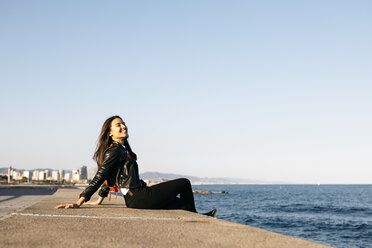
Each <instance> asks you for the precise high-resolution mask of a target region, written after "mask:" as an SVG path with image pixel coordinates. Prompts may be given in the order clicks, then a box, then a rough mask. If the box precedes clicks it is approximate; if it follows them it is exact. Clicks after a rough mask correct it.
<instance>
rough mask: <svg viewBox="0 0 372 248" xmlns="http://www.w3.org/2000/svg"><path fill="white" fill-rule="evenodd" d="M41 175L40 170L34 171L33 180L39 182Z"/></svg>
mask: <svg viewBox="0 0 372 248" xmlns="http://www.w3.org/2000/svg"><path fill="white" fill-rule="evenodd" d="M39 174H40V172H39V171H38V170H34V171H33V172H32V180H39Z"/></svg>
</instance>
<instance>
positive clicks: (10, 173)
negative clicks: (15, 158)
mask: <svg viewBox="0 0 372 248" xmlns="http://www.w3.org/2000/svg"><path fill="white" fill-rule="evenodd" d="M12 176H13V168H12V166H9V168H8V183H10V179H12Z"/></svg>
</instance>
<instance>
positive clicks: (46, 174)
mask: <svg viewBox="0 0 372 248" xmlns="http://www.w3.org/2000/svg"><path fill="white" fill-rule="evenodd" d="M44 173H45V179H47V178H48V177H51V176H52V175H50V172H49V170H44Z"/></svg>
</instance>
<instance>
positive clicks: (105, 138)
mask: <svg viewBox="0 0 372 248" xmlns="http://www.w3.org/2000/svg"><path fill="white" fill-rule="evenodd" d="M116 118H120V119H121V117H120V116H118V115H114V116H111V117H110V118H108V119H107V120H105V122H104V123H103V125H102V129H101V133H100V134H99V138H98V142H97V147H96V151H95V153H94V155H93V159H94V160H95V161H96V162H97V165H98V166H101V164H102V162H103V153H104V152H105V150H106V149H107V148H108V147H109V146H110V144H111V143H112V138H111V136H110V130H111V122H112V121H113V120H114V119H116Z"/></svg>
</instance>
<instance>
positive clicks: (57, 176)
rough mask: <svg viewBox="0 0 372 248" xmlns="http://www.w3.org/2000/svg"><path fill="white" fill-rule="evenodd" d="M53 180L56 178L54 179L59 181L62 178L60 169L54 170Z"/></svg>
mask: <svg viewBox="0 0 372 248" xmlns="http://www.w3.org/2000/svg"><path fill="white" fill-rule="evenodd" d="M52 180H54V181H59V180H60V177H59V171H57V170H55V171H52Z"/></svg>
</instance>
